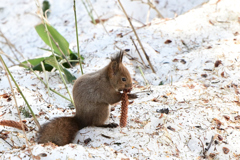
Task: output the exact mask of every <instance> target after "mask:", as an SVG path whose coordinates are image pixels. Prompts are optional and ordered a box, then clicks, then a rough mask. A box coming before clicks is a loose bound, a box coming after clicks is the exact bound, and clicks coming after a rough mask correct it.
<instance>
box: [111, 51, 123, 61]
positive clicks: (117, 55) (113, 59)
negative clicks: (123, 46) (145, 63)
mask: <svg viewBox="0 0 240 160" xmlns="http://www.w3.org/2000/svg"><path fill="white" fill-rule="evenodd" d="M124 52H125V51H124V50H120V52H119V53H117V54H116V55H115V56H114V57H112V58H111V61H112V62H114V61H115V62H117V63H122V59H123V55H124Z"/></svg>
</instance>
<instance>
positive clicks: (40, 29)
mask: <svg viewBox="0 0 240 160" xmlns="http://www.w3.org/2000/svg"><path fill="white" fill-rule="evenodd" d="M46 26H47V29H48V31H49V33H50V34H51V35H52V38H53V39H54V41H55V42H56V43H57V44H58V46H59V48H60V49H61V50H62V52H63V53H64V54H65V55H66V56H67V55H69V43H68V42H67V40H66V39H65V38H64V37H63V36H62V35H61V34H60V33H59V32H58V31H57V30H56V29H55V28H53V27H52V26H51V25H49V24H46ZM35 29H36V31H37V33H38V35H39V36H40V37H41V38H42V40H43V41H44V42H45V43H46V44H47V45H48V46H50V42H49V40H48V35H47V32H46V31H45V26H44V24H39V25H37V26H35ZM52 38H51V36H50V40H51V42H52V46H53V50H54V52H56V53H57V54H58V55H60V56H62V54H61V52H60V50H59V49H58V47H57V46H56V44H55V42H54V41H53V40H52ZM50 47H51V46H50Z"/></svg>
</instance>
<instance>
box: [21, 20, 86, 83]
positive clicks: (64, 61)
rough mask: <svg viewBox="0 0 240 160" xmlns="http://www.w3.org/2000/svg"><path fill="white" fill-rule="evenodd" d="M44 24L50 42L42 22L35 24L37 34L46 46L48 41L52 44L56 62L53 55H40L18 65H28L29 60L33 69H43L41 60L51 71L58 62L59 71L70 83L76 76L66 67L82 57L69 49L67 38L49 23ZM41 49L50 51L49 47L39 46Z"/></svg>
mask: <svg viewBox="0 0 240 160" xmlns="http://www.w3.org/2000/svg"><path fill="white" fill-rule="evenodd" d="M46 26H47V29H48V32H49V34H50V41H51V42H50V41H49V39H48V35H47V32H46V30H45V26H44V24H39V25H37V26H35V29H36V31H37V33H38V35H39V36H40V37H41V39H42V40H43V41H44V42H45V43H46V44H47V45H48V46H50V43H51V44H52V47H53V51H54V56H55V57H56V59H57V62H56V61H55V60H54V56H53V55H51V56H49V57H40V58H35V59H30V60H28V61H24V62H22V64H20V65H21V66H23V67H25V66H26V65H28V62H29V63H30V65H31V68H32V69H33V70H38V71H43V67H42V65H41V62H42V63H43V66H44V68H45V70H46V71H52V70H53V69H54V68H55V69H58V64H59V68H60V70H59V71H61V72H62V73H64V78H65V79H66V81H67V82H68V83H72V82H73V80H75V79H76V77H75V76H73V75H72V74H71V73H70V72H69V71H68V70H67V68H70V67H72V66H74V65H76V64H77V62H79V61H78V60H81V61H83V57H80V58H79V57H78V54H77V53H75V52H73V51H71V50H70V49H69V43H68V42H67V40H66V39H65V38H64V37H63V36H62V35H61V34H60V33H59V32H58V31H57V30H56V29H55V28H54V27H52V26H51V25H50V24H46ZM50 47H51V46H50ZM41 49H43V50H46V51H51V50H49V49H44V48H41ZM57 63H58V64H57ZM25 68H26V67H25Z"/></svg>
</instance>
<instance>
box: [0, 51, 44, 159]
mask: <svg viewBox="0 0 240 160" xmlns="http://www.w3.org/2000/svg"><path fill="white" fill-rule="evenodd" d="M0 61H1V63H2V65H3V68H4V70H5V72H6V75H7V79H8V82H9V85H10V88H11V91H12V94H13V98H14V101H15V106H16V108H17V111H18V116H19V120H20V124H21V128H22V131H23V134H24V137H25V140H26V144H27V146H28V149H29V152H30V154H31V156H32V158H33V154H32V150H31V148H30V144H29V142H28V138H27V134H26V132H25V129H26V128H25V127H24V123H23V122H22V117H21V113H20V110H19V108H18V105H17V99H16V96H15V92H14V90H13V86H12V83H11V80H10V77H9V74H10V73H8V68H7V66H6V64H5V63H4V61H3V59H2V56H1V55H0ZM23 98H24V97H23ZM26 102H27V101H26ZM36 122H37V123H36V124H38V121H36ZM38 125H39V124H38ZM33 159H34V158H33Z"/></svg>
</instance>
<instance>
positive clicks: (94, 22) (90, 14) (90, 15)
mask: <svg viewBox="0 0 240 160" xmlns="http://www.w3.org/2000/svg"><path fill="white" fill-rule="evenodd" d="M82 3H83V5H84V7H85V9H86V11H87V13H88V15H89V17H90V18H91V19H92V22H93V24H96V21H95V19H94V18H93V16H92V13H90V11H89V10H88V8H87V5H86V4H85V3H84V1H83V0H82Z"/></svg>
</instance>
